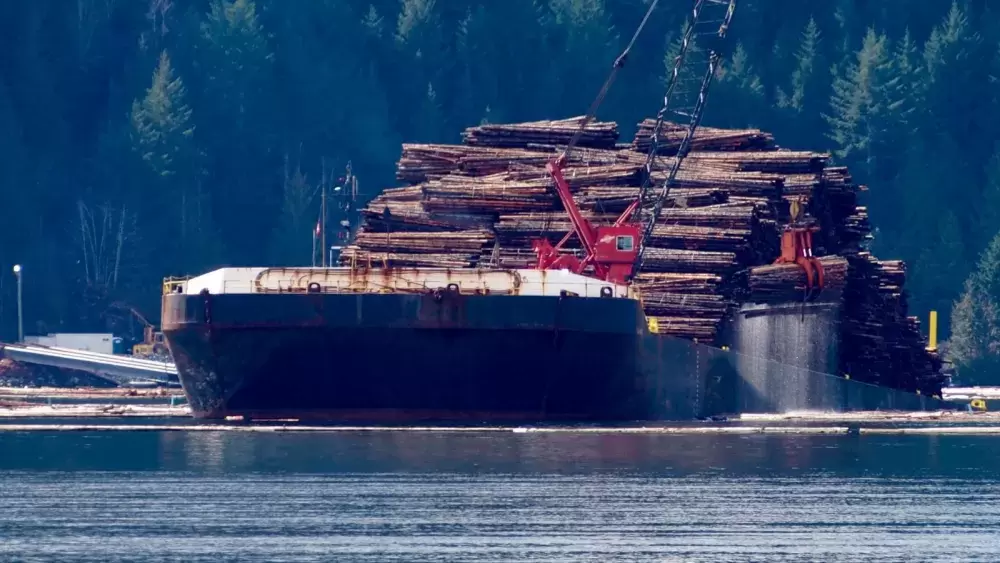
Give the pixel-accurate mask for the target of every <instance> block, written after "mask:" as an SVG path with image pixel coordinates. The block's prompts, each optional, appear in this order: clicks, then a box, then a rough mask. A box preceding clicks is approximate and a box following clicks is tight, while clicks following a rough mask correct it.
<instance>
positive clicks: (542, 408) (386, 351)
mask: <svg viewBox="0 0 1000 563" xmlns="http://www.w3.org/2000/svg"><path fill="white" fill-rule="evenodd" d="M162 305H163V308H162V327H163V333H164V336H165V338H166V340H167V343H168V345H169V347H170V351H171V353H172V355H173V357H174V360H175V362H176V365H177V369H178V373H179V377H180V381H181V384H182V386H183V388H184V392H185V394H186V395H187V398H188V402H189V404H190V405H191V409H192V413H193V414H194V416H196V417H199V418H207V419H222V418H226V417H234V416H237V417H244V418H245V419H279V418H281V419H287V418H293V419H299V420H324V421H332V422H350V423H373V424H378V423H418V422H420V423H428V422H434V423H449V422H465V423H468V422H491V423H497V422H508V423H511V422H517V423H531V422H536V423H537V422H549V421H558V422H564V423H565V422H625V421H656V420H691V419H695V418H702V417H707V416H716V415H723V414H734V413H741V412H775V411H776V410H787V409H824V410H838V411H844V410H877V409H881V410H925V409H939V408H947V407H948V404H947V403H945V402H943V401H940V400H938V399H936V398H932V397H927V396H919V395H915V394H910V393H906V392H902V391H898V390H894V389H888V388H883V387H877V386H872V385H868V384H864V383H860V382H856V381H852V380H850V379H847V378H844V377H838V376H836V375H832V374H828V373H822V372H820V371H817V370H816V369H815V368H816V367H821V364H822V363H823V361H824V360H823V354H811V355H809V356H808V358H804V359H803V362H804V363H801V364H800V365H795V364H794V363H782V362H777V361H773V360H771V359H768V358H765V357H762V356H761V355H759V354H756V353H754V352H753V351H752V350H741V351H738V350H733V349H728V350H727V349H724V348H714V347H710V346H706V345H702V344H699V343H697V342H693V341H690V340H685V339H681V338H674V337H670V336H665V335H661V334H658V333H657V332H656V326H655V324H654V325H651V323H650V322H649V321H647V319H646V316H645V315H644V314H643V309H642V304H641V295H639V294H638V293H637V292H636V290H635V289H634V288H633V287H631V286H628V285H620V284H615V283H611V282H607V281H602V280H598V279H595V278H592V277H588V276H583V275H578V274H573V273H571V272H567V271H563V270H537V269H525V270H491V271H486V270H470V269H455V270H449V269H435V268H420V269H403V268H349V267H338V268H223V269H219V270H215V271H213V272H209V273H207V274H204V275H201V276H198V277H195V278H192V279H190V280H187V281H184V282H179V283H175V284H173V285H172V286H171V289H170V290H169V291H168V292H165V294H164V296H163V301H162ZM776 314H779V315H782V314H792V315H795V316H798V317H799V318H803V319H804V318H807V317H809V316H815V315H819V317H817V318H818V319H820V322H816V323H812V324H810V323H805V324H802V323H799V324H798V326H802V327H804V329H803V330H802V331H801V333H800V334H798V335H796V336H794V338H798V339H801V340H802V341H813V340H815V339H816V338H815V336H816V335H815V334H813V333H812V332H811V331H810V329H809V327H811V326H821V325H822V324H823V322H822V319H823V315H825V314H827V313H824V308H823V305H822V304H821V303H813V304H810V305H809V308H808V310H807V309H800V310H796V311H794V312H792V313H782V312H780V311H778V312H777V313H776ZM788 337H789V335H783V336H782V338H784V339H787V338H788ZM736 340H741V339H740V338H739V337H738V335H737V337H736ZM742 340H746V339H745V338H744V339H742ZM817 362H819V364H817Z"/></svg>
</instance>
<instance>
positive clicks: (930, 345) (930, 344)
mask: <svg viewBox="0 0 1000 563" xmlns="http://www.w3.org/2000/svg"><path fill="white" fill-rule="evenodd" d="M927 349H928V350H931V351H934V350H937V311H931V322H930V334H929V336H928V338H927Z"/></svg>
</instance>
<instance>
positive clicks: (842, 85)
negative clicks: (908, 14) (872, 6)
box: [824, 29, 899, 172]
mask: <svg viewBox="0 0 1000 563" xmlns="http://www.w3.org/2000/svg"><path fill="white" fill-rule="evenodd" d="M890 73H891V68H890V59H889V53H888V48H887V39H886V37H885V35H880V34H878V33H876V31H875V30H874V29H869V30H868V34H867V35H866V36H865V39H864V43H863V45H862V47H861V50H859V51H858V53H857V56H856V61H855V62H852V63H850V64H849V65H848V66H847V67H846V68H844V69H843V70H842V71H840V72H838V69H836V68H835V69H834V81H833V96H832V98H831V100H830V105H831V109H832V112H831V114H829V115H824V117H825V119H826V120H827V123H828V124H829V126H830V131H831V132H830V139H832V140H833V141H834V142H835V143H836V144H837V146H838V150H837V154H838V156H841V157H843V158H848V159H853V160H855V161H857V162H861V163H864V164H865V165H866V166H867V168H868V171H869V172H871V171H872V169H873V168H874V167H875V165H876V162H875V161H876V158H877V156H878V152H877V151H876V149H877V148H878V147H879V146H880V144H881V143H882V142H883V141H884V136H885V133H886V132H887V129H888V120H889V115H890V111H891V108H892V107H893V106H894V104H898V103H899V101H898V100H893V99H890V98H888V94H889V91H888V90H887V87H886V85H887V83H888V81H889V77H890Z"/></svg>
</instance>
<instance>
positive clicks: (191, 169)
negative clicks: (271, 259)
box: [109, 51, 217, 272]
mask: <svg viewBox="0 0 1000 563" xmlns="http://www.w3.org/2000/svg"><path fill="white" fill-rule="evenodd" d="M130 124H131V136H132V143H133V147H134V149H135V151H136V152H137V153H138V154H139V156H140V158H141V160H142V162H143V164H144V166H145V171H146V175H145V177H142V176H140V177H139V181H140V183H141V185H142V186H143V187H144V188H145V190H144V192H143V193H142V195H141V196H140V197H138V198H136V199H134V200H133V204H134V205H136V206H137V207H138V209H139V211H140V215H141V218H142V222H141V224H142V225H145V226H146V227H147V231H148V232H146V233H145V235H146V236H145V238H146V239H149V240H151V241H162V242H161V243H159V244H154V247H157V248H159V247H160V244H162V245H163V250H162V253H163V257H164V258H165V262H166V263H167V264H168V268H169V269H170V270H171V271H173V272H186V271H188V270H189V269H191V268H196V267H198V266H200V265H203V264H205V263H212V262H214V260H215V258H216V255H217V249H215V248H212V245H210V244H209V241H210V240H212V239H214V238H215V234H216V233H215V232H214V231H213V230H212V227H211V225H212V220H211V209H210V201H209V199H208V197H207V194H205V193H204V191H203V184H202V167H201V155H200V152H199V149H198V147H197V145H196V143H195V137H194V134H195V125H194V119H193V112H192V110H191V107H190V106H189V105H188V103H187V90H186V88H185V87H184V82H183V80H182V79H181V78H180V77H179V76H175V73H174V70H173V67H172V65H171V61H170V57H169V55H168V54H167V52H166V51H163V52H162V53H161V54H160V59H159V63H158V64H157V67H156V70H155V71H154V72H153V79H152V83H151V85H150V87H149V88H148V89H147V90H146V95H145V97H143V99H142V100H135V101H133V102H132V111H131V114H130ZM109 133H111V132H109Z"/></svg>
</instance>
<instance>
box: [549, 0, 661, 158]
mask: <svg viewBox="0 0 1000 563" xmlns="http://www.w3.org/2000/svg"><path fill="white" fill-rule="evenodd" d="M659 2H660V0H652V2H651V3H650V4H649V9H648V10H646V15H645V16H643V18H642V21H641V22H639V27H637V28H636V30H635V33H633V34H632V39H631V40H630V41H629V42H628V45H627V46H626V47H625V50H624V51H622V54H621V55H618V58H616V59H615V62H614V64H613V65H612V67H611V72H610V73H609V74H608V78H607V80H605V81H604V86H602V87H601V90H600V92H598V93H597V97H596V98H595V99H594V102H593V103H592V104H590V109H588V110H587V115H586V116H585V117H584V118H583V121H582V122H580V128H579V129H577V131H576V133H574V134H573V137H572V138H571V139H570V141H569V144H568V145H566V149H565V150H563V152H562V155H561V156H560V157H559V160H560V161H563V162H565V161H566V160H568V159H569V155H570V153H571V152H572V151H573V148H574V147H576V144H577V143H578V142H580V137H582V136H583V132H584V130H585V129H586V128H587V125H589V124H590V122H591V121H593V119H594V116H595V115H596V114H597V110H598V108H600V107H601V104H602V103H603V102H604V98H605V97H607V95H608V91H609V90H610V89H611V85H612V84H613V83H614V81H615V78H616V77H617V76H618V71H619V70H621V69H622V67H624V66H625V61H626V60H627V59H628V55H629V52H630V51H631V50H632V47H634V46H635V42H636V40H638V39H639V34H641V33H642V30H643V28H645V27H646V22H648V21H649V17H650V16H651V15H653V10H655V9H656V5H657V4H659Z"/></svg>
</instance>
